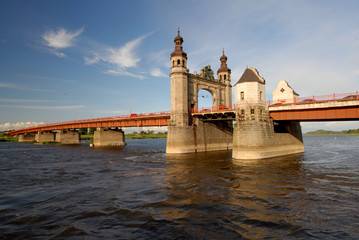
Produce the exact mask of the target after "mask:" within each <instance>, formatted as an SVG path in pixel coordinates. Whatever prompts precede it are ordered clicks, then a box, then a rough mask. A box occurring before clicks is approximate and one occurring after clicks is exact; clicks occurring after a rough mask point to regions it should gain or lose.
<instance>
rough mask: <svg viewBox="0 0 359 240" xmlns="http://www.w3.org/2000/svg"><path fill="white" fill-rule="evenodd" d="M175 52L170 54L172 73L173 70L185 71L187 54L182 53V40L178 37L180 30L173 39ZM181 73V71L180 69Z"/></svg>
mask: <svg viewBox="0 0 359 240" xmlns="http://www.w3.org/2000/svg"><path fill="white" fill-rule="evenodd" d="M174 42H175V50H174V51H173V52H172V53H171V62H172V71H173V68H177V67H180V68H184V69H185V70H186V69H187V53H185V52H184V51H183V47H182V44H183V38H182V37H181V35H180V30H179V29H178V32H177V36H176V37H175V40H174ZM182 71H183V69H182Z"/></svg>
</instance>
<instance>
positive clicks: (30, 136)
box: [18, 133, 35, 142]
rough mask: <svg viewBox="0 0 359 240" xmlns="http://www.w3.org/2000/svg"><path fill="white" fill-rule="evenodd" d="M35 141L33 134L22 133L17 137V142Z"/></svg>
mask: <svg viewBox="0 0 359 240" xmlns="http://www.w3.org/2000/svg"><path fill="white" fill-rule="evenodd" d="M34 140H35V133H24V134H20V135H19V140H18V141H19V142H33V141H34Z"/></svg>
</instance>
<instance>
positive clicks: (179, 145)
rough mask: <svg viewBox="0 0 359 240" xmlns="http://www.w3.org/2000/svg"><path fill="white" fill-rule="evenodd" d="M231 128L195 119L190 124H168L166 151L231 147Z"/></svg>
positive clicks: (195, 150)
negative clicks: (181, 125)
mask: <svg viewBox="0 0 359 240" xmlns="http://www.w3.org/2000/svg"><path fill="white" fill-rule="evenodd" d="M232 142H233V134H232V129H231V128H222V129H221V128H220V127H218V126H216V125H215V124H211V123H204V122H202V121H201V120H199V119H197V123H196V124H193V125H192V126H183V127H177V126H169V127H168V136H167V146H166V153H195V152H208V151H221V150H229V149H232Z"/></svg>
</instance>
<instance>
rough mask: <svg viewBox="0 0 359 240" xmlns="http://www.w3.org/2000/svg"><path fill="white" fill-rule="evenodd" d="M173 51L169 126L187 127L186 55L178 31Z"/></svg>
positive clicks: (188, 109)
mask: <svg viewBox="0 0 359 240" xmlns="http://www.w3.org/2000/svg"><path fill="white" fill-rule="evenodd" d="M174 42H175V50H174V51H173V52H172V53H171V63H172V68H171V74H170V76H171V124H173V125H176V126H188V125H189V117H190V115H189V113H190V108H189V100H188V94H189V92H188V91H189V89H188V72H187V53H185V52H184V51H183V49H182V43H183V38H182V37H181V35H180V31H179V29H178V33H177V36H176V37H175V40H174Z"/></svg>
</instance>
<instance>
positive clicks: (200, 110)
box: [191, 104, 236, 113]
mask: <svg viewBox="0 0 359 240" xmlns="http://www.w3.org/2000/svg"><path fill="white" fill-rule="evenodd" d="M235 109H236V105H235V104H233V105H230V106H223V105H222V106H212V107H202V108H192V109H191V113H215V112H226V111H228V112H229V111H234V110H235Z"/></svg>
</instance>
